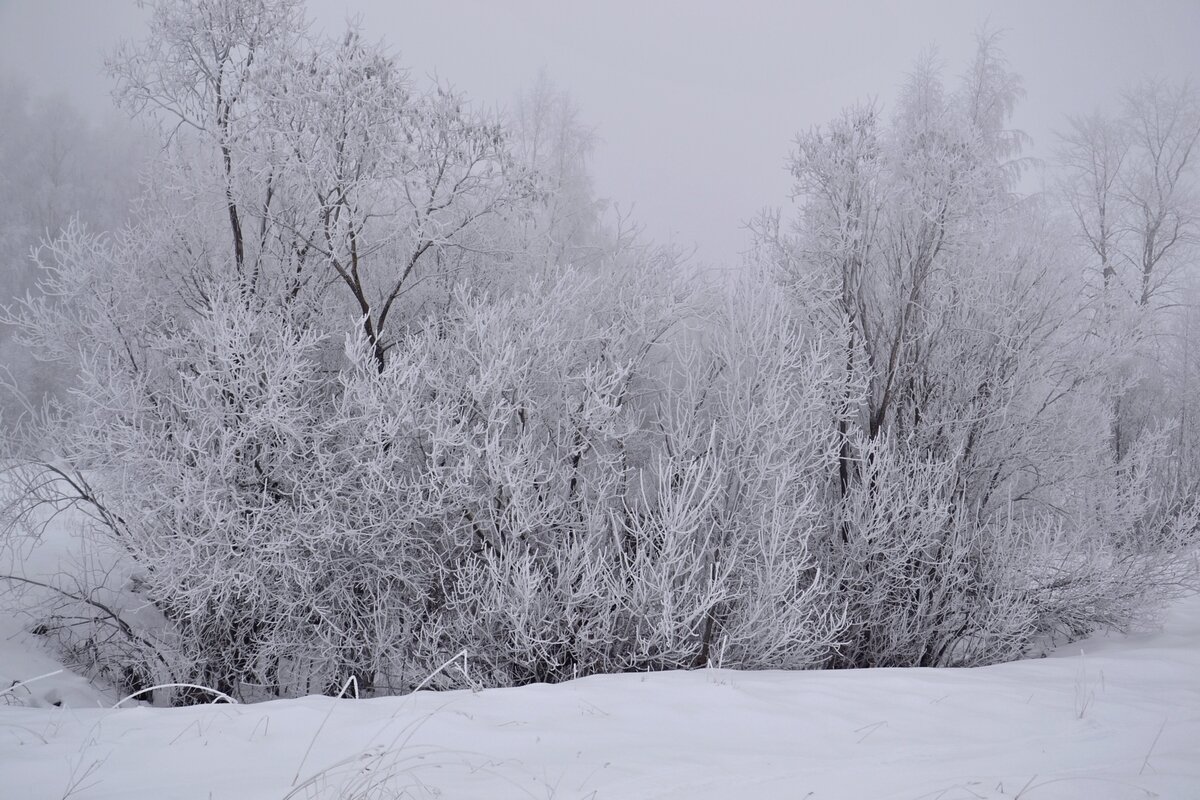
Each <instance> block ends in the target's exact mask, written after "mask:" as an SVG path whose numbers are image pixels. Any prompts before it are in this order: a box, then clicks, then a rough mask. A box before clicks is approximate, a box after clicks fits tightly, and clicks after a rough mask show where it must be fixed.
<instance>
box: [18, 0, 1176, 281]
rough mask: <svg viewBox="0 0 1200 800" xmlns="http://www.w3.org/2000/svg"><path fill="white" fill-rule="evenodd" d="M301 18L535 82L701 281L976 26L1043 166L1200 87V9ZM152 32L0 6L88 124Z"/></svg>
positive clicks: (790, 7) (1032, 3) (361, 11)
mask: <svg viewBox="0 0 1200 800" xmlns="http://www.w3.org/2000/svg"><path fill="white" fill-rule="evenodd" d="M309 10H310V15H311V16H312V17H313V18H314V20H315V22H316V24H317V25H318V26H319V27H321V28H326V29H332V28H337V27H341V25H342V24H343V23H344V21H345V20H346V19H347V17H349V16H352V15H361V17H362V22H363V27H364V29H365V31H366V33H367V34H368V36H369V37H370V38H374V39H384V40H385V41H387V42H388V43H389V44H390V45H392V46H393V47H394V48H395V49H396V50H397V51H398V52H399V53H400V56H401V61H402V62H403V63H405V64H406V65H407V66H409V67H410V68H411V69H412V70H413V72H414V74H415V75H424V74H432V73H434V72H435V71H436V73H437V74H438V75H439V76H440V77H441V78H442V79H444V80H447V81H449V82H450V83H452V84H453V85H454V86H455V87H457V88H458V89H460V90H462V91H465V92H466V93H467V94H468V95H469V96H471V97H473V98H475V99H476V100H477V101H479V102H481V103H483V104H486V105H502V104H506V103H507V102H508V101H509V100H510V99H511V98H512V97H513V96H514V95H515V94H516V93H517V91H519V90H520V89H521V88H523V87H526V86H528V85H529V84H530V83H531V82H532V81H533V80H534V78H535V77H536V75H537V73H538V70H539V69H541V68H545V69H546V71H547V72H548V73H549V75H550V77H551V78H552V79H553V80H554V81H555V82H556V83H557V84H558V85H560V86H561V87H563V88H565V89H567V90H569V91H570V93H571V94H572V96H573V97H574V98H575V100H576V102H577V103H578V105H579V106H580V107H581V109H582V112H583V116H584V119H585V120H586V121H587V122H589V123H590V124H593V125H595V126H596V128H597V130H598V132H599V135H600V137H601V140H602V144H601V147H600V150H599V152H598V153H597V156H596V159H595V162H594V165H593V167H594V168H593V171H594V173H595V177H596V183H597V187H598V190H599V192H600V193H601V194H602V195H604V196H606V197H610V198H613V199H615V200H618V201H620V202H622V203H623V204H626V205H628V204H634V205H635V208H636V216H637V217H638V218H640V219H641V220H642V221H643V222H644V223H645V224H646V226H647V231H648V233H649V234H651V235H652V236H654V237H655V238H657V239H659V240H671V241H674V242H676V243H678V244H681V245H685V246H686V245H693V244H694V245H695V246H696V247H697V256H698V258H700V259H702V260H703V261H704V262H705V263H709V264H712V265H719V264H727V263H730V262H732V261H733V260H734V259H735V258H736V255H737V253H738V252H739V251H741V250H743V249H744V248H745V245H746V235H745V233H744V231H743V230H742V223H743V222H744V221H745V220H746V219H747V218H749V217H751V216H753V214H754V213H755V212H756V211H757V210H758V209H759V208H761V207H762V206H764V205H779V204H782V203H784V202H786V198H787V191H788V179H787V176H786V174H785V173H784V172H783V162H784V159H785V157H786V155H787V153H788V150H789V149H790V141H791V139H792V137H793V136H794V134H795V133H796V132H797V131H798V130H802V129H807V128H808V127H810V126H812V125H814V124H817V123H821V122H823V121H825V120H827V119H829V118H830V117H832V116H833V115H835V114H836V113H837V112H838V110H839V109H840V108H842V107H843V106H845V105H848V104H850V103H852V102H854V101H856V100H862V99H869V98H872V97H874V98H878V99H879V100H880V101H881V102H882V103H884V104H885V105H887V104H888V103H889V101H890V100H891V98H892V97H893V96H894V93H895V89H896V87H897V85H898V84H899V83H900V82H901V81H902V80H903V75H904V73H905V71H906V70H907V69H908V68H909V66H910V65H911V63H912V61H913V59H914V58H915V57H916V56H917V55H918V53H919V52H920V51H921V50H922V49H923V48H924V47H926V46H935V47H936V48H937V49H938V51H939V53H940V54H941V57H942V59H943V60H944V62H945V64H946V67H947V70H948V72H949V73H951V74H953V75H957V74H958V73H959V72H961V70H962V69H964V68H965V66H966V64H967V61H968V59H969V57H970V54H971V51H972V49H973V47H974V42H973V35H974V33H975V32H976V31H977V30H979V29H980V28H981V26H983V25H985V24H987V25H990V26H991V27H993V28H998V29H1002V30H1004V31H1005V32H1006V33H1005V39H1004V49H1005V51H1006V53H1007V55H1008V57H1009V60H1010V61H1011V63H1012V65H1013V67H1014V68H1015V69H1016V70H1017V71H1018V72H1019V73H1021V74H1022V75H1023V76H1024V78H1025V86H1026V89H1027V97H1026V100H1025V102H1024V103H1023V105H1022V107H1021V108H1020V109H1019V110H1018V113H1017V119H1016V126H1017V127H1020V128H1022V129H1024V130H1025V131H1026V132H1027V133H1029V134H1030V135H1032V136H1033V137H1034V139H1035V148H1036V150H1037V151H1042V152H1044V151H1045V150H1046V148H1047V146H1048V145H1049V144H1052V142H1053V138H1052V131H1053V130H1055V129H1057V128H1060V127H1061V126H1062V119H1063V117H1064V115H1065V114H1068V113H1070V114H1075V113H1081V112H1087V111H1090V110H1092V109H1094V108H1095V107H1097V106H1099V105H1103V104H1107V103H1110V102H1111V101H1112V100H1113V99H1114V98H1115V97H1116V96H1117V95H1118V93H1119V92H1120V90H1121V88H1122V86H1124V85H1125V84H1127V83H1129V82H1130V81H1131V80H1135V79H1137V78H1140V77H1143V76H1150V75H1154V76H1162V77H1168V78H1173V79H1183V78H1185V77H1190V78H1192V79H1193V80H1195V79H1198V78H1200V44H1198V43H1200V0H1139V1H1138V2H1134V1H1133V0H1006V2H1002V3H1001V2H996V3H984V2H966V1H963V2H950V0H946V1H945V2H931V1H924V2H911V1H906V2H899V1H898V0H897V1H896V2H883V1H882V0H879V1H877V2H824V1H822V2H815V1H812V2H787V0H743V2H740V3H736V4H735V3H734V2H717V1H716V0H686V1H684V0H680V1H679V2H675V1H674V0H672V2H657V1H655V0H642V1H641V2H636V1H635V0H604V1H603V2H600V1H599V0H595V1H594V2H587V3H585V2H568V0H470V1H469V0H409V2H398V1H397V0H310V2H309ZM145 13H146V12H145V11H144V10H140V9H138V8H137V4H136V2H135V0H0V69H2V70H4V71H5V72H7V73H13V72H16V73H17V74H20V75H23V76H25V77H26V78H27V79H28V80H29V81H30V82H32V84H33V85H34V87H35V89H34V90H35V91H36V92H38V93H48V92H62V93H65V94H66V95H68V96H69V97H70V98H71V99H72V100H73V101H74V102H75V103H76V104H77V105H79V106H80V107H82V108H83V109H85V110H87V111H89V112H94V113H99V112H100V111H101V110H102V109H104V108H106V107H107V106H108V104H109V99H108V94H107V93H108V89H109V84H108V80H107V79H106V78H105V77H104V76H103V75H102V72H101V63H102V60H103V56H104V54H105V53H106V52H107V51H108V50H110V49H111V48H112V47H113V45H114V44H115V43H116V42H118V41H119V40H120V39H122V38H129V37H138V36H140V35H141V30H142V25H143V23H144V19H145ZM3 113H4V112H3V109H0V124H3V116H2V115H3ZM1035 154H1036V152H1035Z"/></svg>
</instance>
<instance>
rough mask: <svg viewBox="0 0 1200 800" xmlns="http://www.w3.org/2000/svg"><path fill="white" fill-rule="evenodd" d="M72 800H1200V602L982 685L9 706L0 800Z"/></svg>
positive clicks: (798, 682) (938, 681)
mask: <svg viewBox="0 0 1200 800" xmlns="http://www.w3.org/2000/svg"><path fill="white" fill-rule="evenodd" d="M31 646H35V645H34V643H32V642H31V641H30V640H27V639H26V640H20V639H9V640H7V641H6V642H5V643H4V645H3V647H4V649H3V650H0V673H3V675H2V677H3V678H4V679H5V684H6V685H7V683H8V681H9V680H10V679H11V678H10V676H12V675H13V669H12V667H13V666H20V668H21V669H29V670H34V671H36V670H41V669H43V667H51V666H53V664H52V662H51V661H50V660H49V659H48V657H45V656H30V655H28V654H26V655H25V656H23V658H24V659H25V660H24V661H13V660H12V659H13V658H14V656H15V655H16V651H18V650H22V648H24V649H25V650H28V648H29V647H31ZM39 658H41V659H45V660H44V661H39V660H38V659H39ZM19 677H31V676H19ZM62 677H63V676H55V678H51V679H48V680H49V681H50V682H54V681H61V680H62ZM30 688H31V689H32V688H33V685H31V687H30ZM37 696H41V695H37ZM81 697H82V690H81V694H79V695H77V696H75V697H74V698H73V699H74V700H76V701H78V700H80V699H81ZM99 697H100V695H99V694H96V695H95V697H94V698H93V699H99ZM64 797H65V798H73V799H80V800H81V799H82V798H94V799H95V800H100V798H106V799H111V800H118V799H119V800H170V799H171V798H212V799H213V800H226V799H232V798H256V799H257V798H264V799H265V798H271V800H282V799H283V798H287V797H294V798H301V797H321V798H334V797H345V798H351V797H353V798H368V797H369V798H399V797H442V798H482V799H490V798H496V799H497V800H499V799H500V798H537V799H538V800H545V799H546V798H557V799H558V800H562V799H564V798H595V799H596V800H601V799H602V798H620V799H622V800H623V799H625V798H679V800H701V798H789V799H800V798H813V800H816V799H817V798H897V799H899V798H904V799H905V800H917V798H930V799H932V798H940V799H941V800H956V799H957V798H971V799H972V800H974V799H975V798H1016V797H1021V798H1026V799H1027V800H1049V798H1142V797H1164V798H1200V598H1197V597H1192V598H1189V599H1187V600H1184V601H1182V602H1180V603H1178V604H1177V605H1176V606H1175V607H1174V608H1173V609H1172V611H1171V613H1170V614H1169V616H1168V618H1167V621H1166V624H1165V626H1164V628H1163V630H1162V631H1161V632H1158V633H1154V634H1144V635H1138V636H1131V637H1114V638H1109V639H1097V640H1093V641H1090V642H1085V643H1082V644H1075V645H1072V646H1070V647H1066V648H1063V649H1062V650H1060V651H1059V652H1057V653H1056V654H1054V655H1053V656H1051V657H1050V658H1044V659H1037V660H1030V661H1023V662H1017V663H1011V664H1003V665H1000V666H994V667H986V668H977V669H956V670H950V669H945V670H928V669H887V670H862V671H843V672H795V673H785V672H735V671H728V670H706V671H697V672H688V673H660V674H651V675H620V676H603V677H593V678H586V679H582V680H578V681H574V682H571V683H568V684H562V685H557V686H527V687H524V688H519V689H504V690H489V691H482V692H478V693H472V692H452V693H432V692H422V693H419V694H417V695H411V696H408V697H398V698H388V699H378V700H365V701H355V700H332V699H329V698H325V697H307V698H303V699H299V700H285V701H277V702H270V703H262V704H258V705H243V706H230V705H221V706H203V707H192V708H180V709H159V708H148V707H139V708H124V709H120V710H112V709H109V708H95V707H92V708H86V707H79V706H78V705H76V706H74V707H68V706H66V705H65V704H64V707H54V706H50V707H26V706H15V705H7V706H5V705H0V798H4V800H36V799H38V798H53V800H59V799H60V798H64Z"/></svg>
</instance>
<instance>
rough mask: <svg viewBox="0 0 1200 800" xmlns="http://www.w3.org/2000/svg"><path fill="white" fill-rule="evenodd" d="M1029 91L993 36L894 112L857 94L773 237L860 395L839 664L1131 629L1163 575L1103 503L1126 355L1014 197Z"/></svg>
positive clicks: (766, 242)
mask: <svg viewBox="0 0 1200 800" xmlns="http://www.w3.org/2000/svg"><path fill="white" fill-rule="evenodd" d="M1019 94H1020V84H1019V81H1018V80H1017V79H1016V77H1015V76H1014V75H1013V74H1012V73H1011V72H1010V71H1009V70H1008V68H1007V66H1006V65H1005V62H1004V60H1003V58H1002V56H1001V54H1000V52H999V50H998V49H997V42H996V40H995V38H994V37H990V38H989V37H985V38H983V39H982V40H981V41H980V45H979V49H978V52H977V54H976V57H975V59H974V61H973V63H972V64H971V66H970V68H969V69H968V71H967V72H966V74H965V75H964V76H963V78H962V80H961V81H960V83H959V85H958V86H957V88H954V89H948V88H947V87H946V86H945V84H944V83H943V81H942V79H941V76H940V72H939V70H938V69H937V68H936V66H935V63H934V62H933V60H932V59H930V58H925V59H923V60H921V61H920V62H918V64H917V67H916V69H915V70H914V71H913V73H912V75H911V76H910V78H909V80H908V83H907V84H906V86H905V88H904V91H903V92H902V94H901V97H900V100H899V103H898V107H897V109H896V110H895V112H894V114H893V117H892V120H891V121H890V124H888V123H887V122H885V120H884V117H883V115H882V114H881V113H880V112H879V111H878V110H877V109H876V108H875V107H873V106H865V107H863V106H860V107H857V108H854V109H851V110H850V111H847V112H846V113H844V114H843V115H842V116H841V117H840V118H838V119H837V120H835V121H834V122H832V123H831V124H829V125H828V126H827V127H825V128H817V129H814V130H813V131H811V132H810V133H807V134H804V135H802V136H800V137H799V138H798V140H797V147H796V151H795V154H794V156H793V159H792V162H791V169H792V174H793V176H794V178H795V181H796V196H797V198H798V201H799V204H800V213H799V217H798V219H797V222H796V226H795V228H794V230H793V231H792V232H791V233H790V234H788V233H786V232H783V231H781V229H780V226H779V224H778V223H777V222H773V221H772V220H771V219H770V218H768V220H767V225H765V226H764V229H763V233H764V236H763V237H762V239H763V245H762V251H763V254H764V257H765V258H767V259H769V260H770V261H771V262H772V263H774V264H775V268H776V270H777V272H778V274H779V276H780V280H781V281H782V282H783V284H784V285H785V286H786V287H788V288H789V290H790V291H791V293H792V296H793V297H794V298H795V302H796V303H797V305H798V307H799V308H801V309H803V313H805V314H807V315H808V316H809V318H810V319H812V320H814V321H815V322H817V323H818V324H819V325H821V326H822V327H823V328H824V329H825V330H827V331H829V335H830V337H831V340H833V341H836V342H838V344H837V349H836V351H835V352H837V356H836V358H837V359H838V361H839V363H840V364H841V365H842V369H843V370H844V371H845V374H846V375H848V376H851V377H852V378H853V379H852V380H850V381H849V382H848V383H847V385H848V386H853V385H855V384H856V383H858V382H862V383H865V386H866V391H865V393H863V394H862V395H857V394H854V393H853V392H851V393H849V394H847V395H846V397H845V398H844V402H845V407H846V414H845V416H844V417H843V420H844V421H843V422H842V423H841V430H840V434H841V444H840V455H839V458H838V459H837V462H836V474H835V475H833V476H832V478H831V485H832V486H833V490H832V491H833V495H834V497H835V498H837V499H836V508H835V511H834V513H833V517H832V520H831V528H830V533H829V541H828V547H827V551H826V553H827V555H826V558H827V562H826V564H827V568H828V569H829V570H831V571H832V572H834V573H836V574H838V575H840V579H841V580H842V587H843V589H844V591H845V596H846V598H847V602H848V603H849V604H850V609H851V617H850V631H851V634H852V635H851V636H850V638H849V641H848V643H847V645H846V646H845V648H844V649H843V651H842V658H843V659H844V663H846V664H850V665H887V664H922V665H936V664H943V663H961V662H979V661H990V660H994V659H997V658H1005V657H1012V656H1014V655H1016V654H1018V653H1020V652H1022V650H1023V649H1024V648H1025V647H1027V646H1028V643H1029V642H1030V641H1031V640H1032V639H1033V638H1034V637H1036V636H1038V635H1040V633H1041V632H1043V631H1044V630H1046V629H1049V628H1056V627H1065V628H1070V629H1071V630H1073V631H1076V632H1077V630H1076V629H1079V630H1082V629H1086V628H1087V627H1088V625H1089V624H1093V623H1096V624H1098V623H1113V624H1121V623H1122V621H1123V620H1124V619H1125V618H1126V616H1127V615H1130V614H1132V613H1134V612H1135V611H1136V605H1137V604H1136V603H1132V602H1128V601H1127V598H1128V597H1129V596H1130V595H1131V594H1136V593H1137V592H1139V591H1141V590H1143V589H1145V588H1147V583H1148V582H1149V578H1148V577H1147V574H1148V573H1147V572H1139V570H1141V569H1143V568H1144V569H1145V570H1148V571H1153V570H1155V569H1157V566H1156V563H1157V562H1155V565H1150V564H1141V562H1140V561H1138V560H1137V559H1135V558H1133V557H1132V556H1128V555H1127V554H1126V553H1125V551H1124V550H1123V549H1122V543H1123V542H1125V541H1127V536H1128V535H1129V533H1130V531H1129V530H1128V529H1127V528H1126V527H1125V526H1127V525H1130V524H1132V523H1131V520H1130V518H1129V517H1127V516H1125V515H1123V514H1122V515H1114V514H1113V513H1112V511H1113V509H1112V508H1111V507H1104V506H1102V504H1101V503H1099V502H1098V500H1097V498H1105V499H1106V501H1107V500H1108V499H1110V498H1115V497H1117V496H1118V495H1120V494H1121V493H1122V492H1124V491H1125V490H1123V489H1121V488H1120V486H1119V484H1120V479H1119V476H1118V474H1117V467H1116V464H1115V463H1114V461H1113V459H1112V458H1111V455H1110V454H1109V453H1107V452H1106V451H1105V449H1104V447H1103V446H1102V444H1098V439H1097V437H1096V436H1095V430H1096V429H1097V428H1099V429H1100V430H1105V429H1107V427H1108V425H1109V421H1108V420H1109V417H1108V411H1107V409H1106V405H1105V402H1104V382H1103V380H1102V378H1103V377H1104V376H1105V375H1106V374H1107V371H1108V370H1109V368H1110V365H1111V349H1110V348H1107V347H1106V346H1103V345H1101V344H1100V343H1098V342H1097V341H1095V340H1094V337H1091V336H1090V335H1089V330H1088V325H1087V314H1086V312H1087V310H1088V307H1087V305H1086V301H1084V300H1083V299H1082V294H1081V292H1080V289H1081V288H1082V287H1081V286H1080V285H1079V284H1078V283H1077V282H1076V280H1075V277H1076V273H1075V271H1074V270H1073V268H1072V255H1071V253H1070V251H1069V250H1068V249H1066V248H1064V247H1063V246H1062V244H1061V243H1062V242H1063V241H1064V237H1063V236H1062V235H1061V229H1059V228H1056V226H1055V224H1054V223H1053V222H1050V223H1047V222H1045V221H1043V219H1040V218H1044V217H1045V216H1046V215H1045V212H1044V210H1043V209H1042V208H1041V207H1039V205H1038V203H1037V202H1036V201H1034V200H1022V199H1021V198H1019V197H1017V196H1016V195H1015V193H1014V191H1013V185H1014V178H1015V176H1016V171H1017V168H1018V167H1019V164H1020V162H1019V160H1017V158H1018V156H1019V146H1020V142H1021V139H1020V135H1019V134H1017V133H1015V132H1013V131H1010V130H1009V129H1008V127H1007V125H1008V120H1009V117H1010V115H1011V113H1012V110H1013V107H1014V104H1015V102H1016V100H1017V99H1018V97H1019ZM1112 502H1116V500H1115V499H1114V500H1112ZM1084 551H1086V552H1088V553H1089V555H1088V556H1087V557H1086V558H1082V557H1079V556H1078V554H1079V553H1080V552H1084ZM1132 562H1137V563H1138V564H1141V566H1137V567H1135V566H1131V563H1132ZM1101 564H1107V567H1103V568H1102V567H1100V566H1099V565H1101ZM1097 571H1099V573H1100V575H1102V577H1100V578H1098V577H1097ZM1116 585H1122V586H1126V587H1128V588H1127V589H1121V590H1118V589H1116V588H1114V587H1115V586H1116ZM1063 587H1072V591H1075V590H1078V594H1073V595H1072V602H1077V603H1080V604H1081V606H1080V607H1078V608H1071V609H1068V608H1064V604H1063V603H1061V602H1059V600H1057V599H1055V598H1057V597H1058V596H1059V594H1060V593H1061V590H1062V589H1063ZM1115 598H1120V600H1119V601H1118V600H1116V599H1115ZM1110 599H1111V600H1113V603H1112V609H1111V610H1103V609H1104V607H1105V604H1106V603H1108V602H1109V600H1110ZM1087 609H1091V611H1090V612H1089V611H1088V610H1087ZM1089 614H1090V616H1089ZM1081 616H1082V617H1083V618H1084V620H1085V621H1084V622H1082V623H1080V622H1078V619H1079V617H1081ZM1068 618H1070V619H1071V620H1072V621H1071V622H1066V621H1065V620H1067V619H1068Z"/></svg>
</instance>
